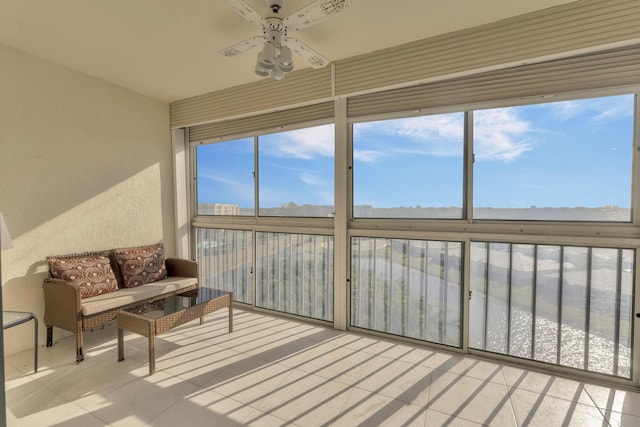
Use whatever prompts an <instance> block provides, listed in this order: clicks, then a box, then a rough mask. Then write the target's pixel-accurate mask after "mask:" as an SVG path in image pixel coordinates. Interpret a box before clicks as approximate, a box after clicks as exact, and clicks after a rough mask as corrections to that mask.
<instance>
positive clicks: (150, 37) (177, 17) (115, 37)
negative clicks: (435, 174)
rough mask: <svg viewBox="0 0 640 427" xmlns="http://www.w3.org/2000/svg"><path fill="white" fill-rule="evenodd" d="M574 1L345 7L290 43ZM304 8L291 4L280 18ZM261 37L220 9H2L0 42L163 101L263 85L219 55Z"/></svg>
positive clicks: (388, 0)
mask: <svg viewBox="0 0 640 427" xmlns="http://www.w3.org/2000/svg"><path fill="white" fill-rule="evenodd" d="M572 1H574V0H350V8H349V10H347V11H346V12H344V13H342V14H340V15H337V16H335V17H333V18H331V19H329V20H326V21H323V22H321V23H319V24H317V25H315V26H313V27H309V28H306V29H304V30H301V31H299V32H295V33H293V34H290V35H292V36H294V37H296V38H298V39H300V40H301V41H303V42H305V43H307V44H308V45H310V46H311V47H312V48H314V49H315V50H317V51H318V52H319V53H321V54H323V55H324V56H326V57H327V58H329V59H330V60H338V59H343V58H348V57H351V56H355V55H360V54H363V53H367V52H372V51H375V50H378V49H383V48H387V47H391V46H396V45H399V44H402V43H406V42H409V41H414V40H419V39H423V38H427V37H430V36H434V35H437V34H443V33H447V32H451V31H456V30H460V29H464V28H468V27H474V26H477V25H482V24H486V23H490V22H495V21H498V20H501V19H505V18H508V17H511V16H516V15H522V14H526V13H529V12H533V11H536V10H540V9H545V8H549V7H554V6H557V5H561V4H564V3H570V2H572ZM247 2H248V3H249V4H250V5H252V6H253V7H254V8H255V10H256V11H258V12H259V13H262V14H266V13H267V5H266V4H265V2H264V0H247ZM311 2H312V0H288V2H287V3H286V5H285V8H284V9H283V11H282V15H284V16H288V15H290V14H292V13H293V12H295V11H296V10H298V9H300V8H302V7H303V6H306V5H308V4H309V3H311ZM260 34H261V29H260V28H259V27H258V26H254V25H252V24H250V23H249V22H247V21H246V20H244V19H243V18H242V17H240V16H239V15H237V14H236V13H235V12H234V11H233V10H232V9H231V8H229V7H228V6H227V5H226V4H225V3H224V1H223V0H0V43H2V44H6V45H8V46H12V47H15V48H18V49H21V50H23V51H26V52H29V53H31V54H34V55H36V56H39V57H42V58H45V59H48V60H50V61H53V62H56V63H59V64H62V65H64V66H67V67H69V68H72V69H75V70H78V71H81V72H83V73H86V74H89V75H92V76H95V77H97V78H100V79H103V80H106V81H109V82H112V83H115V84H117V85H120V86H123V87H125V88H128V89H131V90H133V91H136V92H139V93H141V94H144V95H147V96H149V97H151V98H155V99H158V100H161V101H166V102H171V101H175V100H178V99H183V98H188V97H191V96H195V95H200V94H203V93H207V92H212V91H216V90H220V89H224V88H226V87H231V86H236V85H239V84H243V83H248V82H252V81H256V80H258V79H260V77H258V76H256V75H255V74H254V72H253V67H254V64H255V58H256V53H257V51H250V52H247V53H245V54H244V55H242V56H239V57H235V58H226V57H223V56H221V55H219V54H218V53H217V52H218V51H219V50H220V49H222V48H224V47H227V46H229V45H232V44H234V43H236V42H239V41H242V40H245V39H247V38H249V37H251V36H254V35H260ZM294 63H295V66H296V68H298V69H299V68H304V67H306V64H305V63H304V62H303V61H302V60H301V59H300V58H297V57H295V56H294ZM285 78H286V77H285ZM274 84H277V82H274Z"/></svg>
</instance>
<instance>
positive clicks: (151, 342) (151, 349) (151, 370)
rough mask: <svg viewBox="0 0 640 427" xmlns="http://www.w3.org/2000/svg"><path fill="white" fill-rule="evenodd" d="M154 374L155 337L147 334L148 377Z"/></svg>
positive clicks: (152, 334)
mask: <svg viewBox="0 0 640 427" xmlns="http://www.w3.org/2000/svg"><path fill="white" fill-rule="evenodd" d="M155 372H156V335H155V334H154V333H149V375H153V374H154V373H155Z"/></svg>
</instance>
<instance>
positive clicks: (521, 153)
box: [473, 95, 634, 221]
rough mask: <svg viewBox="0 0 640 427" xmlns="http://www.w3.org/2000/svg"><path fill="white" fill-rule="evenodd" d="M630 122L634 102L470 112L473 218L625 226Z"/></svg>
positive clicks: (594, 101) (625, 97) (606, 101)
mask: <svg viewBox="0 0 640 427" xmlns="http://www.w3.org/2000/svg"><path fill="white" fill-rule="evenodd" d="M633 114H634V96H633V95H623V96H612V97H604V98H593V99H584V100H573V101H564V102H552V103H545V104H535V105H526V106H520V107H509V108H497V109H491V110H480V111H476V112H474V119H473V122H474V123H473V144H474V155H475V163H474V171H473V179H474V184H473V186H474V187H473V206H474V209H473V216H474V218H478V219H513V220H518V219H519V220H551V221H553V220H576V221H630V218H631V216H630V215H631V158H632V150H633Z"/></svg>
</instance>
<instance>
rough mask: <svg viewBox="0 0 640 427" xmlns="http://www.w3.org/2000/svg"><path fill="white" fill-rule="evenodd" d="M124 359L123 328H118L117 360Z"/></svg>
mask: <svg viewBox="0 0 640 427" xmlns="http://www.w3.org/2000/svg"><path fill="white" fill-rule="evenodd" d="M123 360H124V330H122V329H120V328H118V362H122V361H123Z"/></svg>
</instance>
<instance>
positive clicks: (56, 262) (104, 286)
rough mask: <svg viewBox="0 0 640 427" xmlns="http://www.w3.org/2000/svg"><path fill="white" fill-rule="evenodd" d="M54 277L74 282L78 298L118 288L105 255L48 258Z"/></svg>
mask: <svg viewBox="0 0 640 427" xmlns="http://www.w3.org/2000/svg"><path fill="white" fill-rule="evenodd" d="M47 263H48V264H49V271H51V276H52V277H53V278H54V279H62V280H66V281H67V282H70V283H72V284H75V285H76V286H77V287H78V289H79V290H80V298H89V297H94V296H97V295H102V294H106V293H109V292H113V291H117V290H118V281H117V280H116V276H115V273H114V272H113V269H112V268H111V263H110V262H109V258H107V257H106V256H91V255H89V256H78V257H68V258H48V259H47Z"/></svg>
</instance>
